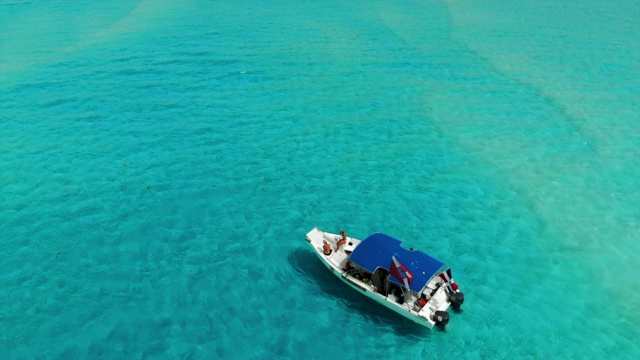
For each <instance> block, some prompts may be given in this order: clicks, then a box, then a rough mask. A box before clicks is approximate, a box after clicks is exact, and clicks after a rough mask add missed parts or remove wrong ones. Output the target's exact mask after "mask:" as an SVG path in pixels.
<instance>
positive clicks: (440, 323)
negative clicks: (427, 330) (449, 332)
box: [431, 310, 449, 330]
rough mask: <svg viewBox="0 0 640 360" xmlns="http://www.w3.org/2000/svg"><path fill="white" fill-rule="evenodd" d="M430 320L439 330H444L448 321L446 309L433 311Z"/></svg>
mask: <svg viewBox="0 0 640 360" xmlns="http://www.w3.org/2000/svg"><path fill="white" fill-rule="evenodd" d="M431 320H433V321H435V323H436V326H437V327H438V329H440V330H444V327H445V326H447V324H448V323H449V313H448V312H446V311H440V310H438V311H436V312H435V313H433V316H432V317H431Z"/></svg>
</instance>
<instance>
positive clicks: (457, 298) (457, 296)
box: [449, 292, 464, 312]
mask: <svg viewBox="0 0 640 360" xmlns="http://www.w3.org/2000/svg"><path fill="white" fill-rule="evenodd" d="M449 302H451V307H452V308H453V311H455V312H459V311H460V306H461V305H462V304H464V294H463V293H461V292H457V293H453V294H452V295H449Z"/></svg>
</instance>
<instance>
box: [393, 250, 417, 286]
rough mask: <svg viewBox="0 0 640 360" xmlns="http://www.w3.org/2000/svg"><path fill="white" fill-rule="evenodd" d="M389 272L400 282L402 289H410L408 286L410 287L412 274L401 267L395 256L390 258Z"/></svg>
mask: <svg viewBox="0 0 640 360" xmlns="http://www.w3.org/2000/svg"><path fill="white" fill-rule="evenodd" d="M389 272H390V273H391V275H393V276H395V277H396V278H397V279H398V280H400V281H402V282H403V283H404V287H406V288H407V289H410V287H409V286H410V285H411V280H412V279H413V274H412V273H411V271H409V269H407V268H406V267H404V265H402V264H401V263H400V261H398V259H396V257H395V256H392V257H391V269H390V270H389Z"/></svg>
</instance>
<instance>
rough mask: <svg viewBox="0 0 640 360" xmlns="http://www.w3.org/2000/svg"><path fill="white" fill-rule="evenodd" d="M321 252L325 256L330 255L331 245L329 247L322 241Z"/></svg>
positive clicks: (325, 241)
mask: <svg viewBox="0 0 640 360" xmlns="http://www.w3.org/2000/svg"><path fill="white" fill-rule="evenodd" d="M322 243H323V244H322V251H323V252H324V254H325V255H331V252H332V251H333V250H332V249H331V245H329V243H328V242H327V240H323V241H322Z"/></svg>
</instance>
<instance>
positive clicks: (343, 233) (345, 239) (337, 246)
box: [336, 230, 347, 250]
mask: <svg viewBox="0 0 640 360" xmlns="http://www.w3.org/2000/svg"><path fill="white" fill-rule="evenodd" d="M340 235H342V239H340V240H338V242H337V243H336V250H339V249H340V246H342V245H344V244H346V243H347V234H346V233H345V232H344V231H342V230H340Z"/></svg>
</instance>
